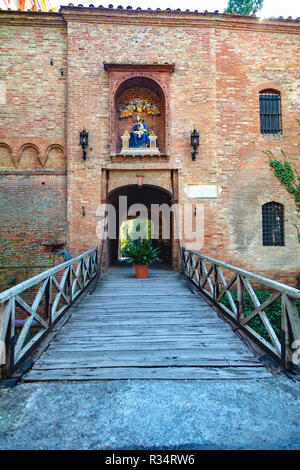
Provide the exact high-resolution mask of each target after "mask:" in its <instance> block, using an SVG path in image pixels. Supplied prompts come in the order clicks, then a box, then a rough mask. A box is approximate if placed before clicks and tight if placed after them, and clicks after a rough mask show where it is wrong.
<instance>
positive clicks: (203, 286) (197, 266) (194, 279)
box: [182, 248, 300, 369]
mask: <svg viewBox="0 0 300 470" xmlns="http://www.w3.org/2000/svg"><path fill="white" fill-rule="evenodd" d="M182 254H183V271H184V274H185V277H186V278H188V280H189V281H190V282H191V283H192V284H193V285H194V287H196V288H197V289H198V290H199V291H200V292H202V293H204V294H205V295H206V296H208V297H209V298H210V299H212V300H213V302H214V303H215V304H217V306H218V307H219V308H220V309H221V310H222V311H223V313H225V314H226V315H227V316H228V317H229V318H230V319H231V320H232V321H233V322H234V323H235V324H237V325H238V327H239V328H240V329H242V330H243V331H244V332H245V333H247V334H248V336H250V337H251V338H252V339H253V340H254V341H256V342H257V343H258V344H259V345H260V346H261V347H262V348H263V349H264V350H265V351H267V352H268V353H269V354H271V355H272V356H273V357H274V358H275V359H277V360H279V361H280V362H281V364H282V365H283V367H284V368H286V369H293V367H294V366H295V365H297V366H298V362H300V319H299V313H300V290H297V289H294V288H292V287H289V286H287V285H285V284H281V283H279V282H276V281H273V280H271V279H268V278H265V277H262V276H259V275H257V274H254V273H251V272H248V271H245V270H243V269H239V268H236V267H234V266H231V265H229V264H226V263H223V262H221V261H218V260H215V259H213V258H209V257H208V256H204V255H202V254H200V253H197V252H195V251H192V250H187V249H186V248H183V249H182ZM261 290H262V291H263V294H265V295H264V300H263V301H262V302H261V301H260V300H259V298H258V297H259V291H260V293H261ZM275 310H276V312H277V317H279V323H280V324H279V328H278V325H277V328H276V326H275V325H274V311H275ZM278 312H279V313H278ZM277 321H278V318H277ZM255 323H256V324H255Z"/></svg>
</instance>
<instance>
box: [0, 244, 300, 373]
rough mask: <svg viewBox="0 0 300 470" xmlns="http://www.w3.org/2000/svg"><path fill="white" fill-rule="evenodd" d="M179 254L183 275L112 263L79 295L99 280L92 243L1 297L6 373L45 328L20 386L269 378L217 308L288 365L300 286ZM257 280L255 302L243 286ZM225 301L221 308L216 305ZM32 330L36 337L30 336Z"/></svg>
mask: <svg viewBox="0 0 300 470" xmlns="http://www.w3.org/2000/svg"><path fill="white" fill-rule="evenodd" d="M183 255H184V265H185V269H184V276H180V275H179V274H178V273H175V272H174V271H170V270H164V269H158V268H152V269H150V271H149V277H148V278H147V279H141V280H138V279H135V275H134V271H133V269H132V268H130V267H121V266H120V267H117V268H116V267H114V268H110V269H109V270H108V272H107V273H105V274H103V275H102V276H101V278H100V279H98V281H97V284H96V287H95V289H94V291H93V293H92V294H91V295H85V296H84V295H83V298H81V301H79V300H80V295H81V294H82V292H85V293H87V292H88V291H89V289H90V287H91V286H92V284H93V283H94V282H95V279H96V278H97V250H96V249H94V250H90V251H89V252H87V253H85V254H83V255H82V256H80V257H78V258H75V259H73V260H71V261H68V262H66V263H63V264H62V265H60V266H59V267H56V268H53V269H52V270H49V271H47V272H45V273H42V274H41V275H39V276H35V278H32V279H31V280H29V281H26V282H25V283H22V284H23V285H22V284H20V285H18V286H15V287H14V288H12V289H9V290H8V291H5V292H4V293H2V294H0V333H1V334H2V344H4V345H5V349H4V350H3V353H2V356H4V359H5V361H2V362H3V363H4V364H3V366H2V369H3V376H11V375H13V373H14V371H16V370H17V369H18V367H19V366H20V365H21V364H22V362H24V360H26V358H27V357H28V356H30V354H32V352H33V350H34V348H35V347H36V346H37V345H38V344H40V343H41V341H42V340H43V339H44V338H45V337H46V335H47V333H48V332H49V331H50V333H51V335H52V340H51V341H50V342H49V344H48V346H47V348H45V350H44V352H43V353H42V354H41V355H40V357H38V359H37V360H36V362H35V363H34V365H33V367H32V369H31V370H30V371H29V372H28V373H27V374H26V375H25V376H23V380H25V381H26V382H30V381H51V380H55V381H60V380H61V381H63V380H80V381H82V380H113V379H186V380H191V379H231V380H232V379H245V378H249V379H258V378H265V377H270V376H271V373H270V372H269V371H268V370H267V369H266V368H265V366H264V365H263V364H262V363H261V362H260V361H259V359H258V357H257V356H256V355H255V354H254V353H253V352H252V351H251V349H249V347H248V346H247V345H246V343H244V342H243V341H242V340H241V338H240V337H239V336H237V334H236V332H234V331H233V328H232V327H231V326H230V325H229V324H228V323H227V322H225V321H224V318H221V317H222V315H223V314H227V316H228V319H230V322H231V324H232V325H235V327H238V328H239V329H241V330H242V331H244V333H247V334H248V335H249V338H250V337H251V339H252V340H253V341H256V342H257V343H259V344H260V347H263V348H264V349H265V350H266V351H268V353H269V354H270V355H272V356H273V358H275V359H276V358H277V359H278V360H279V361H280V362H281V364H282V365H284V366H285V367H289V368H290V367H291V355H292V343H293V341H295V338H296V339H299V338H300V335H299V331H300V329H299V315H298V313H297V303H298V302H299V299H300V291H297V290H296V289H293V288H290V287H288V286H284V285H283V284H279V283H275V282H274V281H271V280H268V279H265V278H261V277H259V276H256V275H254V274H252V273H247V272H246V271H242V270H239V269H237V268H234V267H230V266H229V265H224V266H221V265H222V263H221V262H218V261H216V260H212V259H210V258H207V257H203V256H202V255H200V254H198V253H195V252H191V251H187V250H183ZM221 268H223V270H222V269H221ZM229 271H230V272H231V276H230V278H229V279H228V280H227V281H226V280H225V276H226V275H227V277H228V272H229ZM224 273H225V274H224ZM258 278H259V281H260V283H263V285H265V286H268V287H269V288H270V289H271V290H272V293H271V294H270V297H269V299H268V300H267V301H265V302H263V303H262V304H260V302H259V300H258V298H257V296H256V294H255V290H254V289H253V288H252V286H251V283H250V280H255V281H256V282H258ZM234 284H236V292H237V299H238V300H236V301H235V300H234V298H233V294H232V292H233V291H232V288H233V287H234ZM33 287H36V290H35V292H34V295H33V294H32V293H31V301H30V302H29V300H28V299H27V300H24V293H25V292H28V291H30V289H32V288H33ZM275 287H276V290H275ZM25 288H26V289H25ZM246 291H247V292H248V295H250V296H251V299H252V301H253V311H252V312H251V313H250V314H249V312H248V313H247V314H246V313H245V311H244V309H243V299H244V295H245V292H246ZM205 297H206V298H205ZM225 297H227V304H226V303H223V304H222V299H224V298H225ZM28 298H29V297H28ZM206 299H211V301H213V302H214V306H212V304H211V302H208V301H207V300H206ZM278 300H280V302H281V303H280V305H282V308H283V311H282V325H283V327H284V325H286V330H282V332H283V333H285V334H283V333H281V337H280V338H279V339H278V334H276V333H275V331H274V328H273V326H272V324H271V322H270V320H269V318H268V315H267V313H266V310H267V307H270V306H272V304H273V305H274V304H275V302H278ZM30 304H31V305H30ZM226 305H227V306H226ZM70 306H71V307H72V308H71V309H70V310H69V312H68V313H67V315H68V320H67V321H66V322H65V324H64V326H63V327H62V328H57V321H60V319H61V318H62V317H63V316H64V315H66V312H67V310H68V309H69V307H70ZM20 308H21V309H22V310H23V312H25V313H26V315H27V320H26V321H25V322H24V325H23V327H22V329H21V331H20V332H17V331H16V326H15V323H16V322H14V318H15V315H16V312H18V311H19V310H20ZM39 309H40V310H39ZM220 313H221V314H222V315H221V317H220ZM255 317H259V318H260V319H261V321H262V323H263V324H264V325H265V330H266V332H267V333H268V334H269V338H270V339H269V341H267V340H266V339H265V338H263V337H259V334H258V333H257V332H255V330H253V329H252V328H251V327H250V326H249V325H251V319H253V318H255ZM56 330H57V331H56ZM30 331H32V332H33V337H31V336H29V338H28V334H29V333H30ZM17 333H18V334H17ZM298 335H299V336H298ZM41 344H43V343H41Z"/></svg>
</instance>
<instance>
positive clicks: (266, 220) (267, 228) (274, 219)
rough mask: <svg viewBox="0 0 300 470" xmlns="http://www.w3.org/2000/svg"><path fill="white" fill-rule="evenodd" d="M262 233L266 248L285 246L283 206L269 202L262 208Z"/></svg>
mask: <svg viewBox="0 0 300 470" xmlns="http://www.w3.org/2000/svg"><path fill="white" fill-rule="evenodd" d="M262 233H263V245H264V246H283V245H284V227H283V205H282V204H280V203H278V202H268V203H267V204H264V205H263V206H262Z"/></svg>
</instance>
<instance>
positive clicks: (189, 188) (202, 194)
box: [184, 184, 218, 199]
mask: <svg viewBox="0 0 300 470" xmlns="http://www.w3.org/2000/svg"><path fill="white" fill-rule="evenodd" d="M184 192H185V194H186V196H187V197H188V198H190V199H209V198H217V197H218V185H217V184H187V185H186V186H185V189H184Z"/></svg>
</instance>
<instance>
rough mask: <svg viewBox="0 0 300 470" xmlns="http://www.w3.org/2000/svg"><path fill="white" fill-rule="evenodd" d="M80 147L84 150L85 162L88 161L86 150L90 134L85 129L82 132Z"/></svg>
mask: <svg viewBox="0 0 300 470" xmlns="http://www.w3.org/2000/svg"><path fill="white" fill-rule="evenodd" d="M79 145H80V146H81V148H82V150H83V154H82V158H83V160H84V161H85V160H86V150H85V149H86V148H87V146H88V145H89V133H88V132H87V131H86V130H85V129H83V131H81V132H80V142H79Z"/></svg>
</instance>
